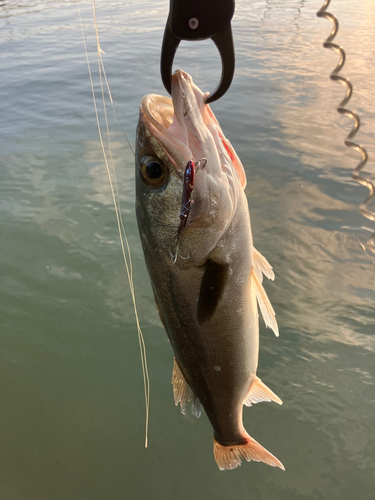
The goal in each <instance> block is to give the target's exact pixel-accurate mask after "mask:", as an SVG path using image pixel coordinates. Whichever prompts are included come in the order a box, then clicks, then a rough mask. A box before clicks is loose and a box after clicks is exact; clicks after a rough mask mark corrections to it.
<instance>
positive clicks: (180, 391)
mask: <svg viewBox="0 0 375 500" xmlns="http://www.w3.org/2000/svg"><path fill="white" fill-rule="evenodd" d="M172 384H173V396H174V403H175V405H176V406H177V405H178V404H179V403H180V406H181V413H183V414H184V415H186V408H187V406H188V403H189V402H191V413H192V414H193V415H194V417H197V418H199V417H200V416H201V405H200V402H199V399H198V398H197V396H196V395H195V394H194V392H193V391H192V389H191V387H190V385H189V384H188V383H187V382H186V379H185V377H184V375H183V373H182V371H181V369H180V367H179V366H178V362H177V361H176V358H174V361H173V374H172Z"/></svg>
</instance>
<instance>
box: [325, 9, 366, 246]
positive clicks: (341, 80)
mask: <svg viewBox="0 0 375 500" xmlns="http://www.w3.org/2000/svg"><path fill="white" fill-rule="evenodd" d="M330 2H331V0H325V2H324V4H323V5H322V7H321V8H320V10H319V11H318V12H317V14H316V15H317V16H318V17H323V18H324V19H328V20H329V21H331V23H332V24H333V28H332V31H331V33H330V35H329V37H328V38H327V39H326V41H325V42H324V43H323V47H324V48H326V49H332V50H334V51H335V52H336V53H337V54H339V56H340V60H339V62H338V64H337V66H336V68H335V69H334V70H333V71H332V73H331V74H330V78H331V80H333V81H334V82H339V83H341V84H342V85H344V86H345V87H346V95H345V97H344V99H343V100H342V101H341V102H340V104H339V107H338V108H337V111H338V113H340V114H341V115H345V116H347V117H348V118H351V119H352V120H353V121H354V125H353V128H352V130H351V132H350V133H349V135H348V136H347V137H346V139H345V140H344V143H345V146H347V147H348V148H352V149H353V150H354V151H357V152H358V153H360V155H361V156H362V158H361V160H360V162H359V163H358V165H357V167H356V168H355V169H354V170H353V172H352V178H353V179H354V180H355V181H356V182H358V183H359V184H361V185H362V186H366V187H367V188H368V190H369V191H370V193H369V195H368V196H367V198H366V199H365V200H364V201H363V203H361V205H360V206H359V211H360V213H361V214H362V215H363V216H364V217H367V219H370V220H371V221H374V222H375V213H374V212H371V211H370V210H369V209H368V208H367V206H368V204H369V203H370V201H371V200H372V198H374V196H375V186H374V184H373V183H372V182H371V181H370V180H369V179H366V178H365V177H361V176H360V175H359V172H360V171H361V170H362V169H363V168H364V166H365V165H366V163H367V160H368V154H367V151H366V149H365V148H364V147H362V146H360V145H359V144H357V143H355V142H353V141H352V139H353V138H354V136H355V135H356V134H357V132H358V130H359V127H360V119H359V116H358V115H357V114H356V113H354V112H353V111H350V110H349V109H347V108H346V107H345V106H346V105H347V104H348V102H349V101H350V98H351V97H352V93H353V85H352V84H351V83H350V82H349V80H348V79H347V78H344V77H343V76H339V73H340V71H341V70H342V68H343V67H344V64H345V59H346V55H345V51H344V49H343V48H342V47H340V46H339V45H337V44H335V43H332V40H333V39H334V38H335V37H336V35H337V32H338V30H339V22H338V20H337V18H336V17H335V16H334V15H333V14H331V13H330V12H327V9H328V7H329V4H330ZM367 247H368V248H369V249H370V250H371V251H372V252H375V231H374V232H373V233H372V235H371V237H370V239H369V240H368V241H367Z"/></svg>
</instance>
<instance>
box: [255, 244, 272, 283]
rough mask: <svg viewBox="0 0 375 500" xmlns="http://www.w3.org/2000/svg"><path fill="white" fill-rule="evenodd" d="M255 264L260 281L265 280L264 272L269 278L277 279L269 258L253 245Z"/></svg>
mask: <svg viewBox="0 0 375 500" xmlns="http://www.w3.org/2000/svg"><path fill="white" fill-rule="evenodd" d="M253 264H254V269H255V271H256V273H257V275H258V278H259V280H260V282H261V283H262V281H263V274H264V276H266V277H267V278H268V279H269V280H272V281H273V280H274V279H275V273H274V272H273V269H272V266H271V264H270V263H269V262H268V260H267V259H266V258H265V257H264V256H263V255H262V254H261V253H260V252H258V250H257V249H256V248H254V247H253Z"/></svg>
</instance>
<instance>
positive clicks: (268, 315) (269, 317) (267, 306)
mask: <svg viewBox="0 0 375 500" xmlns="http://www.w3.org/2000/svg"><path fill="white" fill-rule="evenodd" d="M251 280H252V281H253V284H254V289H255V295H256V298H257V301H258V304H259V309H260V311H261V313H262V316H263V319H264V322H265V324H266V326H268V327H269V328H272V330H273V331H274V333H275V335H276V337H278V336H279V328H278V326H277V322H276V317H275V316H276V314H275V311H274V310H273V307H272V305H271V302H270V300H269V298H268V297H267V294H266V291H265V289H264V288H263V285H262V283H261V281H260V279H259V277H258V273H257V272H256V270H255V268H253V269H252V271H251Z"/></svg>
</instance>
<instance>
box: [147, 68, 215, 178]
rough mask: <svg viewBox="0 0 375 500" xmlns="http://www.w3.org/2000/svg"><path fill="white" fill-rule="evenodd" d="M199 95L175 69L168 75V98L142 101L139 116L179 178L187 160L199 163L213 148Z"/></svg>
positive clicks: (153, 96) (203, 97) (187, 77)
mask: <svg viewBox="0 0 375 500" xmlns="http://www.w3.org/2000/svg"><path fill="white" fill-rule="evenodd" d="M207 95H208V93H203V92H202V91H201V90H200V89H199V88H198V87H197V86H196V85H195V84H194V83H193V80H192V78H191V76H190V75H188V74H187V73H185V72H184V71H182V70H177V71H176V72H175V73H174V75H173V76H172V99H171V98H169V97H165V96H160V95H156V94H149V95H146V96H145V97H144V98H143V99H142V104H141V107H140V116H141V119H142V121H143V123H144V125H145V127H146V128H147V129H148V130H149V131H150V133H151V134H152V135H153V136H154V137H155V138H156V139H157V141H158V142H159V143H160V145H161V146H162V147H163V149H164V151H165V152H166V154H167V155H168V157H169V159H170V160H171V162H172V164H173V165H174V166H175V168H176V169H177V171H178V173H179V174H180V175H181V174H182V173H183V172H184V171H185V168H186V165H187V162H188V161H191V160H193V161H195V162H197V161H199V160H200V159H202V158H203V157H207V154H209V153H210V152H211V153H213V154H214V153H215V150H216V147H215V144H214V141H213V138H212V136H211V134H210V132H209V131H208V129H207V125H206V124H207V122H208V121H209V119H210V116H209V115H208V113H207V108H209V107H208V106H207V105H205V100H206V98H207Z"/></svg>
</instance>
